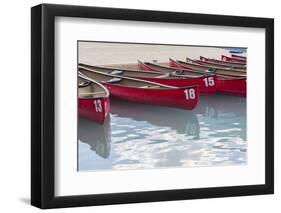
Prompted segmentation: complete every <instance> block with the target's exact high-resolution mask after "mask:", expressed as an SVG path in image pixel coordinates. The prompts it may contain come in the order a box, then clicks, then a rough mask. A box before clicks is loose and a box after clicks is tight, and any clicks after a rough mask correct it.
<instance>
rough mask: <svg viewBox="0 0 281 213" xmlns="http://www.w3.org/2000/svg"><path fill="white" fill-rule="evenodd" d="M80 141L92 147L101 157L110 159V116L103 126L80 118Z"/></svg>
mask: <svg viewBox="0 0 281 213" xmlns="http://www.w3.org/2000/svg"><path fill="white" fill-rule="evenodd" d="M78 139H79V140H80V141H82V142H84V143H87V144H89V145H90V147H91V150H94V151H95V152H96V153H97V154H98V155H99V156H101V157H103V158H108V156H109V153H110V142H111V135H110V116H108V117H107V118H106V120H105V121H104V124H103V125H98V124H96V123H94V122H91V121H89V120H87V119H83V118H79V122H78Z"/></svg>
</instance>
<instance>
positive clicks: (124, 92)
mask: <svg viewBox="0 0 281 213" xmlns="http://www.w3.org/2000/svg"><path fill="white" fill-rule="evenodd" d="M79 72H80V73H82V74H83V75H85V76H87V77H88V78H91V79H94V80H95V81H98V82H100V83H101V84H102V85H104V86H105V87H106V88H107V89H108V90H109V92H110V97H112V98H118V99H121V100H125V101H132V102H137V103H144V104H152V105H160V106H167V107H175V108H180V109H188V110H192V109H193V108H195V107H196V105H197V102H198V100H199V89H198V86H197V85H194V86H189V87H173V86H168V85H164V84H159V83H154V82H151V81H145V80H140V79H136V78H130V77H124V76H118V75H113V74H106V73H103V72H100V71H96V70H92V69H85V68H79Z"/></svg>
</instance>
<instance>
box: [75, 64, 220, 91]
mask: <svg viewBox="0 0 281 213" xmlns="http://www.w3.org/2000/svg"><path fill="white" fill-rule="evenodd" d="M79 67H81V68H86V69H93V70H96V71H99V72H104V73H107V74H113V75H118V76H125V77H130V78H137V79H142V80H145V81H151V82H155V83H160V84H165V85H168V86H174V87H187V86H193V85H199V89H200V94H214V93H215V91H216V90H215V87H212V86H209V87H207V88H206V86H205V82H206V81H207V80H209V79H207V78H208V77H206V76H205V75H203V74H198V75H196V76H190V77H188V76H184V77H182V76H180V75H173V74H172V73H165V72H161V71H150V72H147V71H143V70H136V69H125V68H121V67H118V66H115V67H101V66H92V65H87V64H79ZM211 78H214V77H211Z"/></svg>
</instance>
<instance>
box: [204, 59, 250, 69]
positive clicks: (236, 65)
mask: <svg viewBox="0 0 281 213" xmlns="http://www.w3.org/2000/svg"><path fill="white" fill-rule="evenodd" d="M200 60H201V61H208V62H214V63H218V64H224V65H227V66H230V67H231V66H234V67H240V66H241V67H246V63H242V62H230V61H222V60H217V59H213V58H206V57H203V56H200Z"/></svg>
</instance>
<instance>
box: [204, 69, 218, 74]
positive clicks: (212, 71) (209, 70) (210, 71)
mask: <svg viewBox="0 0 281 213" xmlns="http://www.w3.org/2000/svg"><path fill="white" fill-rule="evenodd" d="M216 71H217V69H215V68H208V69H207V70H206V72H207V73H215V72H216Z"/></svg>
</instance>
